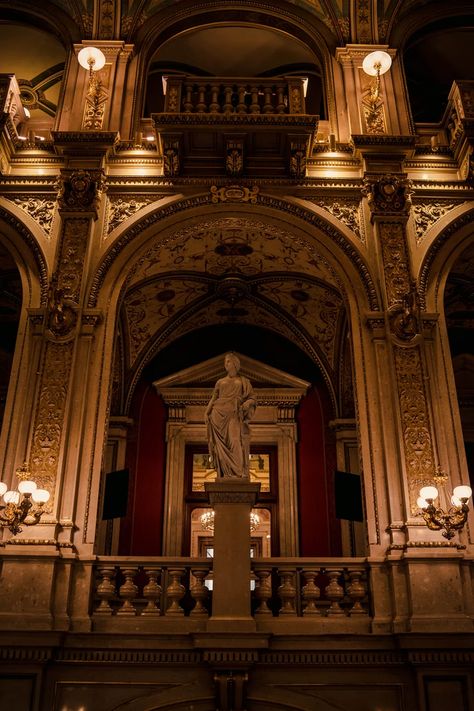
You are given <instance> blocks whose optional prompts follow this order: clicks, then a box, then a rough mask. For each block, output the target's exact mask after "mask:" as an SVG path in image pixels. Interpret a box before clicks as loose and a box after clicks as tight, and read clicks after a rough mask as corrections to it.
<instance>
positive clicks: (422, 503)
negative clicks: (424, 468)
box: [417, 467, 472, 540]
mask: <svg viewBox="0 0 474 711" xmlns="http://www.w3.org/2000/svg"><path fill="white" fill-rule="evenodd" d="M433 480H434V483H435V484H436V485H437V486H438V487H440V488H441V494H442V496H440V499H441V498H442V499H443V506H444V508H443V507H442V506H435V505H434V503H433V502H434V500H435V499H437V498H438V496H439V491H438V489H437V487H436V486H424V487H423V488H421V489H420V496H419V498H418V500H417V504H418V506H419V507H420V509H421V515H422V516H423V518H424V520H425V523H426V525H427V526H428V528H429V529H430V531H441V530H442V531H443V532H442V534H441V535H442V536H444V538H447V539H448V540H450V539H451V538H453V536H454V532H455V531H460V530H461V529H462V528H463V527H464V524H465V523H466V521H467V514H468V511H469V506H468V505H467V502H468V500H469V498H470V497H471V495H472V489H471V487H470V486H456V488H455V489H454V490H453V495H452V496H451V497H450V502H451V504H452V506H449V505H448V503H447V502H448V496H447V494H446V486H445V485H446V482H447V480H448V476H447V474H445V473H444V472H443V471H442V470H441V467H437V468H436V472H435V475H434V476H433Z"/></svg>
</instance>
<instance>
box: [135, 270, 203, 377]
mask: <svg viewBox="0 0 474 711" xmlns="http://www.w3.org/2000/svg"><path fill="white" fill-rule="evenodd" d="M208 290H209V287H208V284H207V282H203V281H198V280H197V279H196V280H193V279H182V278H175V279H159V280H156V281H152V282H149V283H147V284H144V285H143V286H141V287H139V288H137V289H134V290H133V291H131V292H130V293H129V294H128V295H127V297H126V299H125V302H124V308H123V313H124V314H125V321H126V333H127V335H128V349H129V363H130V365H133V363H134V362H135V360H136V358H137V356H138V354H139V353H140V351H141V350H142V348H143V347H144V346H145V345H146V344H147V343H148V342H149V341H150V339H151V338H152V336H154V334H155V333H156V332H157V331H158V330H159V329H160V328H162V327H163V326H164V325H165V324H166V323H167V322H168V321H169V320H170V319H174V318H175V317H176V315H177V314H178V313H179V312H180V311H181V310H182V309H183V308H185V307H186V306H188V305H189V304H191V303H193V302H194V301H197V300H199V299H202V298H203V297H204V296H205V295H206V294H207V293H208Z"/></svg>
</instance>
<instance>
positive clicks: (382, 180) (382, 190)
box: [362, 174, 413, 217]
mask: <svg viewBox="0 0 474 711" xmlns="http://www.w3.org/2000/svg"><path fill="white" fill-rule="evenodd" d="M412 192H413V191H412V189H411V181H410V180H408V179H407V178H405V177H404V176H403V175H394V174H387V175H383V176H382V177H375V176H367V177H365V178H364V186H363V188H362V194H363V195H365V196H366V197H367V200H368V203H369V207H370V210H371V212H372V215H373V216H383V217H387V216H389V215H396V216H404V215H406V216H408V213H409V211H410V207H411V197H410V196H411V194H412Z"/></svg>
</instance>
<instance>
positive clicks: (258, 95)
mask: <svg viewBox="0 0 474 711" xmlns="http://www.w3.org/2000/svg"><path fill="white" fill-rule="evenodd" d="M164 81H165V83H166V97H165V111H164V113H159V114H152V119H153V122H154V125H155V129H156V132H157V135H158V139H159V145H160V150H161V152H162V155H163V166H164V174H165V175H166V176H168V177H177V176H180V175H181V176H193V175H200V176H203V175H209V176H211V175H212V176H222V175H228V176H229V177H233V178H238V177H240V176H246V177H265V176H271V177H282V178H288V177H290V178H301V177H303V176H304V174H305V171H306V160H307V158H308V157H309V155H310V151H311V147H312V144H313V140H314V136H315V133H316V130H317V126H318V120H319V117H318V116H310V115H308V114H306V113H305V97H304V87H305V80H304V79H303V78H301V77H285V78H281V79H275V78H270V79H262V78H248V77H239V78H236V77H212V78H203V77H196V76H186V75H178V76H177V75H175V76H169V77H165V79H164Z"/></svg>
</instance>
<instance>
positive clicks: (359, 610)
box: [347, 570, 367, 615]
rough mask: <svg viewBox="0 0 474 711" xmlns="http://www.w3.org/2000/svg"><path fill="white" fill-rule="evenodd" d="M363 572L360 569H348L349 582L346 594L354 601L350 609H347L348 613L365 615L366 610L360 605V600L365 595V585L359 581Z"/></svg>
mask: <svg viewBox="0 0 474 711" xmlns="http://www.w3.org/2000/svg"><path fill="white" fill-rule="evenodd" d="M363 574H364V571H362V570H350V571H349V578H350V584H349V586H348V588H347V594H348V595H349V597H350V599H351V600H352V601H353V602H354V604H353V605H352V607H351V609H350V610H349V614H350V615H366V614H367V612H366V610H364V608H363V607H362V605H361V600H363V599H364V597H365V587H364V585H363V583H362V582H361V577H362V575H363Z"/></svg>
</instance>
